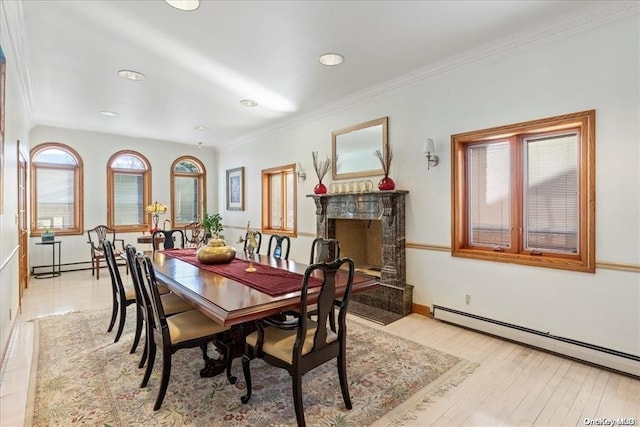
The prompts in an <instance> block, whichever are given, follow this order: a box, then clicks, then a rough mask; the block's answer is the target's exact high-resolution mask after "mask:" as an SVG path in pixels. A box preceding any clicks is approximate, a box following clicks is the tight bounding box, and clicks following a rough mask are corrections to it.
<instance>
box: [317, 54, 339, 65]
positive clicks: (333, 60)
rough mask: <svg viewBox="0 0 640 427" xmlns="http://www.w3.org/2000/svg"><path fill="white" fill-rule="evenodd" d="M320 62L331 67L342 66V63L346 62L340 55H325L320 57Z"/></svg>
mask: <svg viewBox="0 0 640 427" xmlns="http://www.w3.org/2000/svg"><path fill="white" fill-rule="evenodd" d="M319 61H320V63H321V64H322V65H327V66H330V67H331V66H334V65H340V64H342V62H343V61H344V56H342V55H340V54H339V53H325V54H324V55H321V56H320V59H319Z"/></svg>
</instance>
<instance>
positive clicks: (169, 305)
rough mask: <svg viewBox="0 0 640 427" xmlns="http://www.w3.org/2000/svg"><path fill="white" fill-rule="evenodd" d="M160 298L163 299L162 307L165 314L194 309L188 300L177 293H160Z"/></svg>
mask: <svg viewBox="0 0 640 427" xmlns="http://www.w3.org/2000/svg"><path fill="white" fill-rule="evenodd" d="M160 299H161V300H162V308H163V309H164V314H166V315H167V316H169V315H171V314H176V313H182V312H183V311H189V310H193V306H192V305H191V304H189V303H188V302H187V300H185V299H184V298H182V297H179V296H178V295H176V294H164V295H160Z"/></svg>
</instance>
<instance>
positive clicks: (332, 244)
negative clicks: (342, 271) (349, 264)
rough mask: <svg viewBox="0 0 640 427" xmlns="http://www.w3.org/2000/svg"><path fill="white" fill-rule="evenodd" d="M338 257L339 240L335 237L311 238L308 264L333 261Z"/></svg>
mask: <svg viewBox="0 0 640 427" xmlns="http://www.w3.org/2000/svg"><path fill="white" fill-rule="evenodd" d="M338 258H340V242H338V241H337V240H336V239H323V238H322V237H317V238H315V239H313V243H312V244H311V256H310V257H309V264H316V263H318V262H330V261H335V260H337V259H338Z"/></svg>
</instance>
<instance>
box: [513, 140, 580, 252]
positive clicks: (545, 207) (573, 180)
mask: <svg viewBox="0 0 640 427" xmlns="http://www.w3.org/2000/svg"><path fill="white" fill-rule="evenodd" d="M578 140H579V135H578V133H577V132H572V133H569V134H563V135H554V136H549V137H544V138H529V139H526V140H525V142H524V143H525V144H526V151H525V159H524V161H525V167H526V171H527V173H526V175H525V182H524V187H525V188H524V197H525V200H524V206H525V221H524V224H525V233H524V239H525V240H524V249H525V250H530V251H538V252H539V251H555V252H562V253H570V254H576V253H578V248H579V241H578V224H579V219H580V218H579V210H578V177H577V171H578V166H579V163H578V162H579V159H578Z"/></svg>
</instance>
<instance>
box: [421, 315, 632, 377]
mask: <svg viewBox="0 0 640 427" xmlns="http://www.w3.org/2000/svg"><path fill="white" fill-rule="evenodd" d="M432 317H433V318H434V319H438V320H442V321H444V322H448V323H452V324H455V325H459V326H463V327H465V328H469V329H473V330H476V331H480V332H484V333H487V334H490V335H494V336H497V337H500V338H505V339H508V340H511V341H515V342H518V343H521V344H525V345H528V346H531V347H535V348H538V349H541V350H546V351H549V352H552V353H556V354H559V355H563V356H567V357H570V358H572V359H577V360H581V361H583V362H587V363H591V364H594V365H597V366H601V367H604V368H607V369H612V370H615V371H618V372H622V373H625V374H628V375H631V376H633V377H636V378H640V356H637V355H634V354H629V353H624V352H621V351H617V350H612V349H609V348H605V347H600V346H597V345H594V344H589V343H585V342H582V341H576V340H573V339H570V338H564V337H560V336H556V335H552V334H549V333H547V332H541V331H536V330H535V329H529V328H525V327H522V326H518V325H513V324H511V323H505V322H501V321H499V320H494V319H489V318H487V317H482V316H477V315H475V314H471V313H465V312H463V311H459V310H454V309H451V308H447V307H443V306H440V305H434V306H433V314H432Z"/></svg>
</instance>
